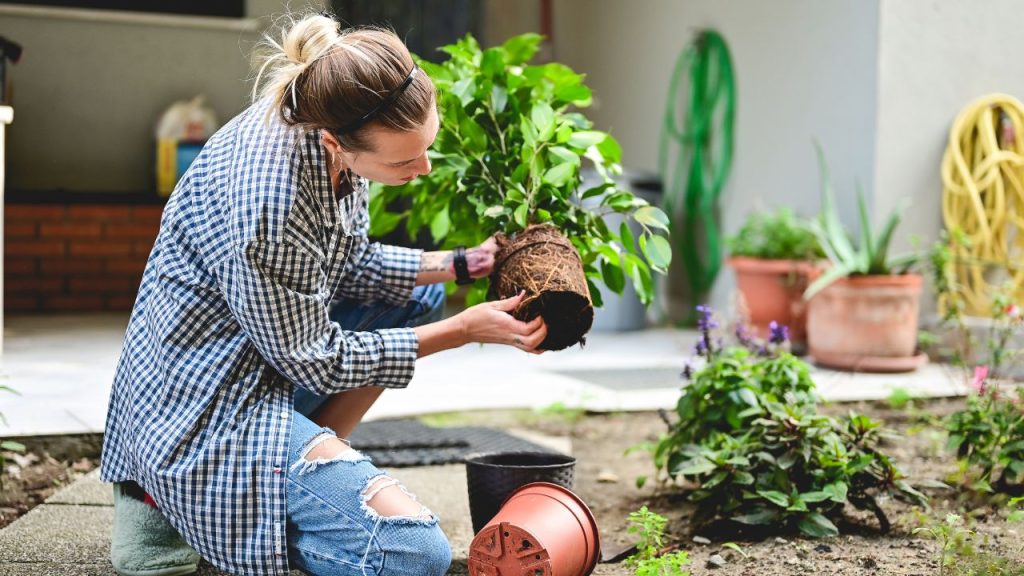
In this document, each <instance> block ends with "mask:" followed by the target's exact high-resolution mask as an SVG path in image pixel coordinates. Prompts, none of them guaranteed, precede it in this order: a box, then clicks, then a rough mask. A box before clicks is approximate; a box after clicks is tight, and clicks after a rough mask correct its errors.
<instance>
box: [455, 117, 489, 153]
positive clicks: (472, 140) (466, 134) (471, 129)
mask: <svg viewBox="0 0 1024 576" xmlns="http://www.w3.org/2000/svg"><path fill="white" fill-rule="evenodd" d="M459 132H460V133H461V134H462V137H463V138H465V139H466V140H468V141H469V144H470V145H472V147H473V150H474V151H482V150H484V149H485V148H486V147H487V133H486V132H484V129H483V128H482V127H481V126H480V124H478V123H477V122H476V121H475V120H473V119H472V118H469V117H466V118H464V119H463V120H462V122H461V123H460V124H459Z"/></svg>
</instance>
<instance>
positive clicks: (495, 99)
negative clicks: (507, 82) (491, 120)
mask: <svg viewBox="0 0 1024 576" xmlns="http://www.w3.org/2000/svg"><path fill="white" fill-rule="evenodd" d="M506 104H508V90H506V89H505V87H504V86H499V85H497V84H495V85H494V87H493V88H491V108H493V109H494V113H495V114H501V113H502V112H504V111H505V105H506Z"/></svg>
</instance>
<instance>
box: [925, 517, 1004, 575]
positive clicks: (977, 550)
mask: <svg viewBox="0 0 1024 576" xmlns="http://www.w3.org/2000/svg"><path fill="white" fill-rule="evenodd" d="M914 534H919V535H921V536H923V537H925V538H929V539H932V540H935V541H936V542H938V544H939V552H938V555H937V558H936V563H937V564H938V565H939V572H938V576H947V575H948V576H1021V575H1024V563H1022V562H1021V561H1020V560H1019V559H1012V558H1007V557H1005V556H1001V555H999V554H993V553H991V552H987V551H985V550H983V549H981V548H982V547H983V545H984V544H985V543H984V541H982V540H983V539H981V537H980V536H979V535H978V534H977V533H976V532H975V531H974V530H971V529H970V528H968V527H966V526H965V525H964V520H963V518H961V517H960V516H959V515H958V514H952V513H951V514H947V515H946V518H945V520H944V521H942V522H935V523H933V524H931V525H929V526H925V527H922V528H917V529H915V530H914ZM1021 551H1024V549H1022V550H1021ZM1018 552H1019V551H1018Z"/></svg>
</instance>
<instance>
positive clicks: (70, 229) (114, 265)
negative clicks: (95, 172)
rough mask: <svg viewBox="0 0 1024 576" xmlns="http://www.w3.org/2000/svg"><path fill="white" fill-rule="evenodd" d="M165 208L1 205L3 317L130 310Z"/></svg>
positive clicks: (100, 205)
mask: <svg viewBox="0 0 1024 576" xmlns="http://www.w3.org/2000/svg"><path fill="white" fill-rule="evenodd" d="M162 212H163V206H162V205H129V204H78V203H75V204H20V203H9V204H8V205H7V206H5V213H6V217H5V222H4V310H5V311H8V312H96V311H101V310H131V307H132V304H133V303H134V301H135V295H136V292H137V291H138V288H139V281H140V280H141V279H142V271H143V269H144V268H145V266H146V259H147V258H148V257H149V251H150V250H151V249H152V247H153V240H154V239H155V238H156V234H157V231H158V230H159V227H160V215H161V214H162Z"/></svg>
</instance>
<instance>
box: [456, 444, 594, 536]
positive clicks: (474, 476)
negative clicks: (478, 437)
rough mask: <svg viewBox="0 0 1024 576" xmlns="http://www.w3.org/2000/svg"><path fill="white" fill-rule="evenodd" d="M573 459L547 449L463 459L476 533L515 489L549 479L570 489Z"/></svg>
mask: <svg viewBox="0 0 1024 576" xmlns="http://www.w3.org/2000/svg"><path fill="white" fill-rule="evenodd" d="M575 468H576V459H575V458H573V457H572V456H566V455H564V454H555V453H550V452H494V453H489V454H479V455H475V456H470V457H468V458H466V482H467V484H468V486H469V513H470V515H471V516H472V518H473V533H474V534H476V533H477V532H479V531H480V529H482V528H483V527H484V526H486V525H487V523H488V522H490V520H491V518H494V515H495V514H497V513H498V510H499V509H501V505H502V504H504V502H505V500H506V499H508V497H509V496H511V495H512V493H513V492H515V491H516V490H517V489H519V488H521V487H523V486H525V485H527V484H530V483H532V482H550V483H552V484H558V485H559V486H562V487H564V488H566V489H569V490H572V487H573V480H574V478H575Z"/></svg>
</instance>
